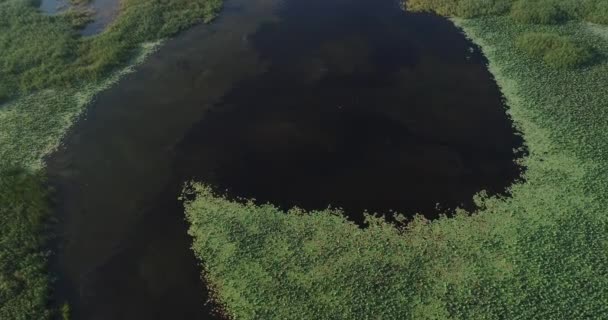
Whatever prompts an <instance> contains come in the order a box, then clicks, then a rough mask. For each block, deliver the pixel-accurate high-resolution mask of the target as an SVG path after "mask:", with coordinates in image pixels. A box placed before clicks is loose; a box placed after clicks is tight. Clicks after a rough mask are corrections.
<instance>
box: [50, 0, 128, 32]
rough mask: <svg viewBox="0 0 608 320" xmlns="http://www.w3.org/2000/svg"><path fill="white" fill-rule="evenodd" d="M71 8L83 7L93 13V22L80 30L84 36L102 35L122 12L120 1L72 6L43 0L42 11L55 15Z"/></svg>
mask: <svg viewBox="0 0 608 320" xmlns="http://www.w3.org/2000/svg"><path fill="white" fill-rule="evenodd" d="M71 6H77V7H82V8H84V9H89V10H92V11H93V17H92V21H91V22H90V23H88V24H87V25H86V26H85V27H84V28H82V29H80V30H79V33H80V34H81V35H83V36H92V35H96V34H99V33H101V32H102V31H103V30H105V28H106V27H107V26H108V25H110V23H112V21H114V18H116V16H118V13H119V10H120V0H91V1H89V2H86V3H84V4H79V5H72V4H70V2H69V1H68V0H41V1H40V10H41V11H42V12H44V13H45V14H49V15H55V14H60V13H62V12H64V11H65V10H68V9H69V8H70V7H71Z"/></svg>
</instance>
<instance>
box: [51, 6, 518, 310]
mask: <svg viewBox="0 0 608 320" xmlns="http://www.w3.org/2000/svg"><path fill="white" fill-rule="evenodd" d="M520 145H521V139H520V137H518V136H517V135H516V134H515V132H514V130H513V128H512V124H511V122H510V120H509V119H508V117H507V116H506V114H505V110H504V106H503V103H502V101H501V95H500V92H499V90H498V88H497V87H496V84H495V82H494V81H493V79H492V78H491V75H490V74H489V72H488V71H487V69H486V67H485V60H484V58H483V56H482V55H481V54H480V52H479V49H478V48H477V47H475V46H473V45H472V44H471V43H470V42H469V41H467V40H466V39H465V38H464V36H463V35H462V34H461V33H460V32H459V31H458V30H457V29H456V28H455V27H454V26H453V25H452V24H451V23H450V22H448V21H446V20H445V19H441V18H438V17H434V16H431V15H420V14H405V13H403V12H402V10H401V9H400V4H399V3H398V2H394V1H392V0H348V1H347V0H309V1H297V0H287V1H278V0H249V1H245V0H228V1H227V2H226V5H225V9H224V11H223V12H222V15H221V16H220V18H219V19H218V20H217V21H216V22H214V23H213V24H211V25H207V26H198V27H195V28H193V29H191V30H189V31H187V32H185V33H183V34H181V35H180V36H178V37H177V38H175V39H173V40H170V41H168V42H167V43H166V44H165V45H164V46H163V47H162V48H161V49H160V51H158V52H157V53H155V54H153V55H152V56H151V57H150V58H149V59H148V60H147V61H146V62H145V63H144V64H143V65H141V66H139V67H138V68H137V71H136V72H135V73H133V74H130V75H128V76H126V77H125V78H124V79H122V81H121V82H120V83H119V84H118V85H116V86H115V87H114V88H112V89H110V90H108V91H106V92H104V93H102V94H100V95H99V96H98V97H97V99H96V101H95V102H94V103H93V104H92V106H91V107H90V108H89V111H88V113H87V115H86V117H85V118H84V119H83V120H82V121H80V123H79V124H78V125H76V126H75V128H74V129H73V130H72V132H71V133H70V135H69V136H68V138H67V139H66V141H65V146H64V147H63V148H62V149H61V150H60V151H58V152H57V153H55V154H54V155H52V156H51V157H50V158H49V159H48V165H49V174H50V182H51V183H52V185H54V186H55V187H56V190H57V191H56V196H57V203H58V208H57V211H58V213H57V216H58V217H59V219H60V223H59V225H58V230H57V233H58V234H59V240H60V245H59V248H58V250H57V251H58V252H57V255H56V256H55V257H54V259H53V260H54V261H53V267H54V272H56V274H57V275H58V281H57V285H56V288H57V292H56V300H57V302H58V303H61V302H63V301H65V300H67V301H69V302H70V304H71V307H72V309H73V316H74V317H73V318H74V319H207V318H213V317H214V316H212V315H211V306H209V305H205V304H204V302H205V300H206V299H207V292H206V291H205V288H204V284H203V283H202V282H201V280H200V276H199V275H200V268H199V266H198V263H197V261H196V260H195V258H194V255H193V253H192V252H191V250H190V245H191V239H190V238H189V236H188V235H187V234H186V229H187V223H186V222H185V221H184V215H183V208H182V207H181V206H180V203H179V202H178V201H177V197H178V195H179V192H180V189H181V186H182V184H183V183H184V182H185V181H187V180H189V179H196V180H199V181H204V182H207V183H209V184H211V185H213V186H214V187H216V188H217V190H221V191H223V192H224V191H225V192H227V194H228V195H231V196H241V197H253V198H256V199H258V200H259V201H260V202H272V203H275V204H277V205H279V206H282V207H290V206H293V205H297V206H300V207H303V208H306V209H320V208H325V207H327V206H328V205H330V204H331V205H332V206H337V207H343V208H345V209H346V210H347V212H349V218H350V219H352V220H355V221H360V220H361V216H362V212H363V211H364V210H365V209H367V210H370V211H380V212H386V211H388V210H391V209H392V210H396V211H400V212H405V213H413V212H421V213H423V214H425V215H426V216H427V217H429V218H433V217H435V216H436V215H437V214H438V210H437V209H436V207H437V204H439V206H440V207H442V208H454V207H456V206H464V207H467V208H472V197H473V195H474V194H475V193H476V192H478V191H480V190H488V191H489V192H490V193H491V194H495V193H502V192H504V190H505V189H506V188H507V187H508V186H509V185H510V184H511V183H512V182H513V181H514V179H516V178H517V176H518V173H519V168H518V167H517V166H516V165H515V164H514V162H513V159H514V158H515V154H514V153H513V151H512V150H513V149H514V148H516V147H518V146H520ZM226 190H227V191H226Z"/></svg>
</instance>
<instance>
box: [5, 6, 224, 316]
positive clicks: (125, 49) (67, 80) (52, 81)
mask: <svg viewBox="0 0 608 320" xmlns="http://www.w3.org/2000/svg"><path fill="white" fill-rule="evenodd" d="M220 7H221V1H220V0H197V1H189V0H169V1H148V0H123V1H122V2H121V10H120V14H119V15H118V17H117V18H116V20H115V21H114V22H113V23H112V24H111V25H110V26H109V27H108V28H107V30H105V31H104V32H103V33H101V34H99V35H96V36H92V37H82V36H80V35H79V34H78V32H77V30H76V28H79V27H82V26H83V25H84V24H86V20H87V19H88V15H87V14H86V13H83V12H78V11H70V10H68V11H67V12H65V13H62V14H59V15H56V16H48V15H44V14H42V13H41V12H40V11H39V10H38V8H37V3H36V2H35V1H29V0H0V52H1V54H0V221H1V223H0V319H46V318H49V317H50V316H51V314H52V313H53V312H55V313H58V314H61V313H62V312H63V313H65V310H55V311H53V312H52V311H50V310H49V307H48V295H49V288H50V278H49V275H48V273H47V270H46V261H47V257H48V253H47V252H46V250H45V249H44V243H45V240H46V237H47V236H46V235H45V234H46V230H47V229H46V227H45V225H46V222H48V221H49V204H48V192H47V189H46V187H45V178H44V163H43V157H44V156H45V155H47V154H49V153H50V152H52V151H53V150H55V149H56V148H57V147H58V146H59V144H60V142H61V139H62V137H63V135H64V134H65V132H66V131H67V130H68V128H69V127H70V126H71V125H72V124H73V122H74V121H75V120H76V119H77V118H78V116H79V115H80V114H81V113H82V112H83V110H84V109H85V107H86V106H87V104H88V103H89V102H90V101H91V100H92V99H93V97H94V96H95V94H96V93H98V92H99V91H101V90H103V89H106V88H108V87H109V86H110V85H112V84H113V83H115V82H116V81H117V80H118V79H119V78H120V77H121V76H122V75H124V74H125V73H127V72H130V71H131V67H132V66H133V65H135V64H137V63H139V62H141V61H142V59H143V58H144V57H145V56H146V55H147V54H148V53H150V52H152V51H153V50H154V49H155V48H156V47H157V45H158V43H159V40H162V39H164V38H166V37H169V36H171V35H173V34H175V33H176V32H179V31H180V30H183V29H184V28H186V27H188V26H191V25H192V24H195V23H199V22H208V21H210V20H211V19H213V17H215V16H216V14H217V13H218V12H219V9H220Z"/></svg>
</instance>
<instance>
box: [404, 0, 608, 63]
mask: <svg viewBox="0 0 608 320" xmlns="http://www.w3.org/2000/svg"><path fill="white" fill-rule="evenodd" d="M407 3H408V8H409V9H410V10H412V11H432V12H436V13H438V14H441V15H445V16H452V17H459V18H478V17H490V16H501V15H506V14H507V13H508V16H509V17H511V19H513V21H514V23H517V24H521V25H522V26H523V27H526V26H529V25H530V24H535V25H558V24H563V23H566V22H568V21H580V20H584V21H589V22H594V23H600V24H608V1H602V0H491V1H483V0H482V1H479V0H408V1H407ZM529 27H532V26H529ZM536 41H538V43H535V42H536ZM516 44H517V46H518V47H519V48H520V49H522V50H523V51H525V52H528V53H529V54H531V55H533V56H536V57H539V58H542V59H543V60H544V61H545V63H547V64H548V65H549V66H553V67H555V68H576V67H580V66H582V65H585V64H587V63H589V62H590V61H591V60H592V59H593V58H594V55H593V54H592V52H591V51H590V50H589V48H588V47H586V46H582V45H580V44H579V43H577V42H574V41H572V40H570V39H567V38H565V37H563V36H560V35H559V34H558V33H555V30H546V31H543V33H532V34H528V35H524V36H522V37H520V38H519V39H518V40H517V43H516Z"/></svg>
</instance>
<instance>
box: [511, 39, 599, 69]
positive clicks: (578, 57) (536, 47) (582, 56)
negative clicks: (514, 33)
mask: <svg viewBox="0 0 608 320" xmlns="http://www.w3.org/2000/svg"><path fill="white" fill-rule="evenodd" d="M516 45H517V47H518V48H519V49H521V50H523V51H525V52H526V53H528V54H529V55H531V56H534V57H538V58H542V59H543V61H544V62H545V63H546V64H547V65H549V66H551V67H554V68H559V69H568V68H575V67H579V66H582V65H584V64H587V63H589V62H590V61H591V60H592V59H593V52H592V50H591V49H590V48H588V47H587V46H584V45H581V44H578V43H576V42H574V41H572V40H571V39H570V38H568V37H564V36H559V35H557V34H554V33H537V32H531V33H526V34H523V35H522V36H520V37H519V38H517V40H516Z"/></svg>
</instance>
